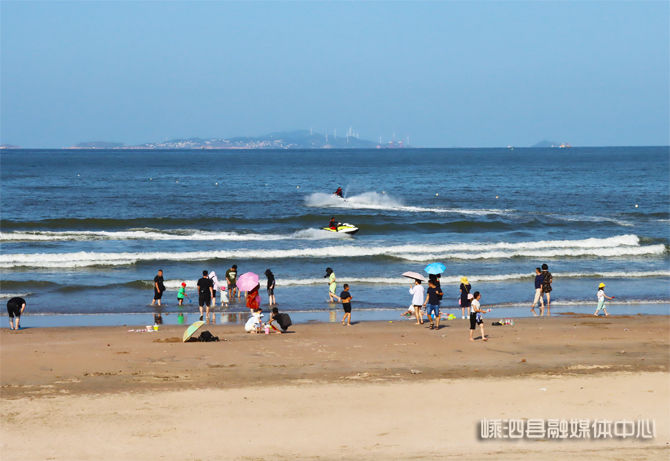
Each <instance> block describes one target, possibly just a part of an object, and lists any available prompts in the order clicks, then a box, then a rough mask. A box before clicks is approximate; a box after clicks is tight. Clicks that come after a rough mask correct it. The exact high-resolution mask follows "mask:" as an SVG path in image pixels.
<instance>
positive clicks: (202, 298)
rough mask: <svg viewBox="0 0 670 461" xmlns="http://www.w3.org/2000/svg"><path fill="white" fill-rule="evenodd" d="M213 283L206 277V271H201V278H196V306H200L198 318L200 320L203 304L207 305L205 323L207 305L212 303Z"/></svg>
mask: <svg viewBox="0 0 670 461" xmlns="http://www.w3.org/2000/svg"><path fill="white" fill-rule="evenodd" d="M213 292H214V283H213V282H212V279H210V278H209V277H207V271H202V278H201V279H200V280H198V307H199V308H200V320H202V311H203V306H207V311H206V314H207V323H209V306H210V305H211V304H212V295H213Z"/></svg>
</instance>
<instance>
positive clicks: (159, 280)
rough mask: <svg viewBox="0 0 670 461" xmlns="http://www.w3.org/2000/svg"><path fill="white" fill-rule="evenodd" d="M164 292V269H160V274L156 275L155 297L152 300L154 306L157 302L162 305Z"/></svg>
mask: <svg viewBox="0 0 670 461" xmlns="http://www.w3.org/2000/svg"><path fill="white" fill-rule="evenodd" d="M164 292H165V284H164V280H163V271H162V270H160V269H159V270H158V275H156V277H154V299H153V301H151V305H152V306H153V305H154V303H157V304H158V305H159V306H160V305H161V298H162V297H163V293H164Z"/></svg>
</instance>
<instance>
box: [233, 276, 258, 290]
mask: <svg viewBox="0 0 670 461" xmlns="http://www.w3.org/2000/svg"><path fill="white" fill-rule="evenodd" d="M256 285H258V275H256V274H254V273H253V272H245V273H244V274H242V275H240V276H239V277H237V288H239V289H240V290H241V291H251V290H253V289H254V288H256Z"/></svg>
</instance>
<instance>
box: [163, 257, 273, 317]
mask: <svg viewBox="0 0 670 461" xmlns="http://www.w3.org/2000/svg"><path fill="white" fill-rule="evenodd" d="M237 274H238V271H237V265H236V264H233V265H232V266H231V267H230V268H229V269H228V270H227V271H226V275H225V281H226V283H225V284H224V283H221V282H220V281H219V278H218V276H217V275H216V272H215V271H211V272H209V271H207V270H203V271H202V277H200V279H198V281H197V282H196V289H197V295H198V309H199V311H200V320H203V319H204V320H205V321H206V322H207V323H210V312H211V314H212V315H211V322H212V323H216V314H215V313H214V308H215V307H216V299H217V292H218V293H219V297H220V302H221V307H228V305H229V303H230V302H231V300H232V301H234V300H235V296H237V300H238V301H239V300H240V299H241V298H242V291H241V290H240V289H239V288H238V287H237ZM265 276H266V278H267V293H268V304H269V305H270V306H273V305H276V304H277V300H276V298H275V294H274V290H275V284H276V281H275V276H274V274H273V273H272V271H271V270H270V269H267V270H266V271H265ZM153 289H154V297H153V300H152V301H151V305H152V306H154V305H157V306H159V307H160V306H161V299H162V297H163V293H165V278H164V276H163V270H162V269H159V270H158V273H157V274H156V276H155V277H154V281H153ZM259 289H260V284H259V285H256V287H254V288H252V289H251V290H249V291H247V292H244V299H245V302H246V306H247V307H248V308H249V309H251V310H252V311H253V310H255V309H258V308H260V305H261V298H260V295H259V293H258V291H259ZM186 298H189V301H190V296H189V295H188V293H187V292H186V282H182V283H181V286H180V287H179V289H178V290H177V305H178V306H183V305H184V299H186ZM159 318H160V316H158V317H156V319H159Z"/></svg>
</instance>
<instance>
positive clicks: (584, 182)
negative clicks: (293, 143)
mask: <svg viewBox="0 0 670 461" xmlns="http://www.w3.org/2000/svg"><path fill="white" fill-rule="evenodd" d="M669 159H670V155H669V149H668V147H584V148H567V149H558V148H515V149H510V148H501V149H483V148H482V149H409V148H406V149H373V150H335V149H319V150H252V151H247V150H188V151H183V150H166V151H161V150H28V149H22V150H2V151H0V168H1V180H2V181H1V185H0V193H1V196H0V204H1V216H0V250H1V251H0V252H1V264H0V266H1V268H0V280H1V281H0V297H1V298H2V299H8V298H10V297H13V296H22V297H24V298H25V299H26V300H27V309H26V315H25V318H24V319H23V326H28V327H30V326H68V325H80V326H87V325H144V324H150V323H153V321H154V314H156V313H160V314H161V316H162V318H164V321H165V322H166V323H180V322H182V321H184V320H183V319H182V318H180V317H181V316H178V315H177V313H178V312H184V313H185V314H186V321H191V320H197V316H198V314H197V310H198V309H197V297H195V296H194V286H195V283H196V280H197V279H198V278H199V277H200V274H201V273H202V271H203V270H208V271H215V272H216V273H217V274H218V276H219V277H220V278H221V279H223V278H224V274H225V272H226V270H227V269H228V268H229V267H230V266H231V265H232V264H236V265H237V267H238V272H239V274H242V273H245V272H249V271H250V272H254V273H256V274H258V275H260V277H261V287H262V290H261V297H262V303H263V307H264V309H267V295H266V293H265V289H264V288H265V276H264V275H263V274H264V272H265V270H266V269H271V270H272V272H273V273H274V274H275V276H276V279H277V288H276V297H277V302H278V307H279V309H280V310H282V311H287V312H289V313H290V314H291V316H292V317H294V319H297V321H305V322H308V321H337V320H338V319H339V318H340V317H341V306H338V305H334V304H331V303H329V302H328V295H327V293H328V287H327V284H326V279H325V278H324V275H325V269H326V267H331V268H332V269H333V270H334V272H335V274H336V277H337V282H338V292H339V291H340V289H341V286H342V284H343V283H348V284H349V285H350V287H351V288H350V290H351V293H352V295H353V320H354V321H356V320H392V321H399V320H400V313H401V312H403V311H404V310H405V309H406V308H407V306H408V305H409V304H410V301H411V295H410V294H409V292H408V290H409V286H410V280H409V279H407V278H404V277H403V276H402V273H403V272H405V271H416V272H420V273H423V271H424V268H425V266H426V265H427V264H429V263H432V262H441V263H443V264H444V265H445V266H446V271H445V272H444V274H443V275H442V277H441V285H442V289H443V292H444V299H443V303H442V308H443V311H444V312H451V313H454V314H455V315H456V316H457V318H458V320H459V321H460V317H461V311H460V309H459V307H458V298H459V283H460V282H459V280H460V278H461V277H462V276H467V277H468V279H469V280H470V282H471V284H472V286H473V291H475V290H477V291H480V292H481V294H482V300H481V301H482V304H483V305H484V306H486V307H491V308H492V309H493V311H492V312H491V314H489V315H488V316H489V317H491V318H492V319H494V320H495V319H498V318H503V317H505V318H506V317H523V316H529V315H531V314H530V310H529V307H530V304H531V302H532V299H533V294H534V285H533V281H534V270H535V268H536V267H538V266H540V265H541V264H543V263H546V264H548V266H549V271H550V272H551V273H552V274H553V280H554V283H553V291H552V293H551V296H552V314H553V315H560V314H562V313H567V312H577V313H593V311H594V310H595V306H596V291H597V286H598V284H599V283H601V282H603V283H605V284H606V290H605V292H606V293H607V294H608V295H609V296H615V299H613V300H612V301H610V303H609V306H608V310H609V312H610V314H626V315H636V314H658V315H661V314H662V315H668V314H670V284H669V283H668V282H669V280H670V252H669V248H670V232H669V230H670V189H669V187H670V181H669V177H670V164H669V163H670V162H669ZM338 186H341V187H342V188H343V190H344V193H345V198H346V200H341V199H339V198H337V197H335V196H334V195H333V192H334V191H335V189H336V188H337V187H338ZM331 216H334V217H335V218H336V219H337V220H338V221H341V222H347V223H351V224H353V225H355V226H357V227H359V229H360V231H359V232H358V233H357V234H356V235H353V236H351V235H346V234H339V233H331V232H328V231H324V230H322V229H321V228H322V227H324V226H326V225H327V224H328V221H329V219H330V217H331ZM158 269H162V270H163V271H164V274H165V279H166V286H167V292H166V293H165V295H164V297H163V302H164V304H165V305H164V306H163V307H162V308H161V310H160V311H157V310H156V308H155V307H152V306H151V305H150V303H151V300H152V298H153V291H152V283H153V282H152V280H153V278H154V276H155V275H156V271H157V270H158ZM182 282H186V284H187V293H189V294H190V295H191V297H195V299H196V300H195V301H194V302H193V303H189V302H188V301H187V302H186V304H185V306H184V307H183V308H180V307H178V306H177V299H176V293H177V289H178V287H179V286H180V284H181V283H182ZM247 311H248V309H247V308H246V307H245V306H244V302H234V303H232V304H231V305H230V306H229V308H228V309H220V308H219V309H218V311H217V312H218V313H220V314H221V315H220V317H219V318H220V320H219V321H223V322H232V323H239V322H242V321H244V319H245V316H246V314H247ZM4 315H6V314H4ZM5 322H6V320H5Z"/></svg>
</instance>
